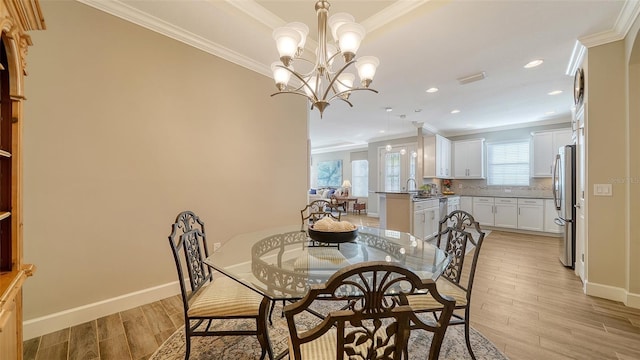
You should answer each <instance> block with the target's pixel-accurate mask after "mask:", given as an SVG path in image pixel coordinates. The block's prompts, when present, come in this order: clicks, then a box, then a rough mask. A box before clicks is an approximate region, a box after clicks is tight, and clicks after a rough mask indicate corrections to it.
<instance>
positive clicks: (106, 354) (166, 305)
mask: <svg viewBox="0 0 640 360" xmlns="http://www.w3.org/2000/svg"><path fill="white" fill-rule="evenodd" d="M342 219H343V220H347V221H351V222H353V223H355V224H357V225H366V226H378V221H377V219H376V218H370V217H367V216H366V215H361V216H359V215H346V216H344V215H343V216H342ZM558 246H559V240H558V238H553V237H544V236H534V235H524V234H515V233H508V232H502V231H495V230H494V231H492V232H491V234H490V235H489V236H487V237H486V239H485V242H484V245H483V246H482V249H481V253H480V258H479V262H478V267H477V271H476V279H475V284H474V289H473V296H472V305H471V307H472V311H471V324H472V326H473V327H474V328H475V329H477V330H479V331H480V332H481V333H482V334H484V335H485V336H486V337H487V338H489V339H490V340H491V341H492V342H493V343H494V344H495V345H496V346H497V347H498V348H499V349H500V350H501V351H502V352H504V353H505V354H506V355H507V356H508V357H509V358H510V359H511V360H520V359H523V360H528V359H535V360H542V359H544V360H551V359H576V360H578V359H579V360H587V359H598V360H603V359H617V360H631V359H636V360H637V359H640V310H638V309H632V308H628V307H625V306H624V305H623V304H621V303H617V302H614V301H609V300H604V299H599V298H595V297H589V296H586V295H584V294H583V293H582V283H581V282H580V280H579V278H578V277H576V276H575V275H574V274H573V271H571V270H569V269H566V268H564V267H563V266H562V265H561V264H560V262H559V260H558V257H557V254H558ZM180 301H181V300H180V298H179V297H178V296H174V297H171V298H167V299H163V300H161V301H158V302H154V303H151V304H147V305H144V306H140V307H136V308H133V309H130V310H126V311H123V312H120V313H117V314H113V315H109V316H106V317H102V318H100V319H96V320H94V321H90V322H87V323H85V324H81V325H78V326H74V327H71V328H68V329H64V330H60V331H57V332H54V333H51V334H47V335H44V336H42V337H40V338H36V339H31V340H27V341H25V343H24V345H25V346H24V359H25V360H34V359H36V360H67V359H100V360H110V359H117V360H126V359H131V360H138V359H147V358H148V357H149V356H150V355H151V354H152V353H153V352H154V351H155V349H156V348H157V347H158V346H159V344H161V343H162V342H163V341H164V340H165V339H166V338H167V337H168V336H169V335H170V334H171V333H173V331H175V329H177V328H178V327H179V326H182V305H181V303H180Z"/></svg>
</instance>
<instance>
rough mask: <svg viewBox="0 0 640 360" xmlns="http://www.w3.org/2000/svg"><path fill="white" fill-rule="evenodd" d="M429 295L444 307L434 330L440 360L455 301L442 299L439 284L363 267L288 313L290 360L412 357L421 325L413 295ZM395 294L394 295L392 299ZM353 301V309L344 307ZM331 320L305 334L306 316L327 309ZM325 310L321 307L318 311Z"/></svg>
mask: <svg viewBox="0 0 640 360" xmlns="http://www.w3.org/2000/svg"><path fill="white" fill-rule="evenodd" d="M427 290H428V291H429V293H430V294H432V295H433V297H434V298H435V299H436V300H437V301H438V302H439V303H440V304H441V305H442V313H441V316H440V318H439V320H437V322H436V321H434V323H433V326H432V327H430V328H429V330H431V331H432V332H433V333H434V335H433V339H432V342H431V348H430V352H429V359H437V358H438V354H439V352H440V346H441V344H442V339H443V337H444V334H445V331H446V328H447V324H448V322H449V319H450V317H451V314H452V312H453V307H454V303H455V302H454V300H453V299H450V298H445V297H442V296H440V294H439V293H438V291H437V288H436V285H435V282H433V281H432V280H421V279H420V278H419V277H418V276H417V275H416V274H415V273H413V272H411V271H409V270H407V269H405V268H403V267H401V266H398V265H395V264H392V263H388V262H384V261H380V262H361V263H358V264H354V265H350V266H347V267H345V268H343V269H342V270H340V271H338V272H336V273H335V274H333V275H332V276H331V277H330V278H329V280H328V281H327V282H326V283H325V284H323V285H315V286H312V287H311V289H310V291H309V292H308V293H307V295H306V296H305V297H304V298H303V299H301V300H299V301H297V302H295V303H293V304H288V305H287V306H286V307H285V310H284V312H285V316H286V318H287V324H288V326H289V335H290V339H289V341H290V354H289V355H290V356H291V357H292V359H295V360H300V359H307V358H310V357H309V356H310V355H312V357H311V358H314V359H323V360H329V359H338V360H342V359H389V360H391V359H393V360H400V359H401V357H402V355H403V353H405V352H406V351H407V345H408V339H409V334H410V323H411V322H412V321H416V314H415V313H414V311H413V309H412V308H411V307H410V306H408V305H406V304H407V297H406V295H407V294H412V293H416V292H418V291H422V292H425V291H427ZM390 294H392V295H390ZM344 300H347V306H342V305H343V304H344V303H343V302H342V301H344ZM335 301H340V302H339V303H340V305H341V306H340V307H339V308H335V307H330V309H328V310H327V312H328V313H327V315H326V316H324V317H323V318H322V319H321V320H318V321H317V324H315V326H312V327H311V328H306V329H305V331H301V329H300V328H299V326H298V323H296V318H297V317H298V316H299V315H300V314H301V313H303V312H305V311H306V310H309V309H310V308H313V309H315V310H317V309H319V307H320V309H321V307H322V306H323V304H324V306H327V305H326V304H327V303H331V304H337V303H336V302H335ZM318 306H319V307H318Z"/></svg>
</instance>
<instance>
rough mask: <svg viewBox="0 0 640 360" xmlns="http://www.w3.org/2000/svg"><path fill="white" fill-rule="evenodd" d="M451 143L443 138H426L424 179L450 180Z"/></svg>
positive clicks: (437, 136) (436, 136) (438, 136)
mask: <svg viewBox="0 0 640 360" xmlns="http://www.w3.org/2000/svg"><path fill="white" fill-rule="evenodd" d="M451 173H452V172H451V141H450V140H449V139H447V138H445V137H443V136H440V135H435V136H426V137H425V138H424V174H423V175H424V177H426V178H440V179H450V178H451V177H452V175H451Z"/></svg>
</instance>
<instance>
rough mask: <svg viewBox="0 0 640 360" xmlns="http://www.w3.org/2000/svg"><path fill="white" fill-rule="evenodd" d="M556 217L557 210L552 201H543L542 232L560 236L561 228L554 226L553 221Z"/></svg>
mask: <svg viewBox="0 0 640 360" xmlns="http://www.w3.org/2000/svg"><path fill="white" fill-rule="evenodd" d="M557 217H558V210H556V204H555V201H553V199H545V200H544V231H545V232H550V233H556V234H560V233H562V227H560V226H559V225H558V224H556V222H555V220H556V218H557Z"/></svg>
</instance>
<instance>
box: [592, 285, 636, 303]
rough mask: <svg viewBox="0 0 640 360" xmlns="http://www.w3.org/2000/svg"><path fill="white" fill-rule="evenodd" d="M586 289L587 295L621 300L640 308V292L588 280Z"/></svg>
mask: <svg viewBox="0 0 640 360" xmlns="http://www.w3.org/2000/svg"><path fill="white" fill-rule="evenodd" d="M585 290H586V294H587V295H590V296H597V297H601V298H604V299H609V300H613V301H619V302H621V303H623V304H625V305H626V306H628V307H632V308H636V309H640V294H634V293H630V292H628V291H627V290H626V289H624V288H619V287H614V286H609V285H602V284H596V283H592V282H587V283H586V284H585Z"/></svg>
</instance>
